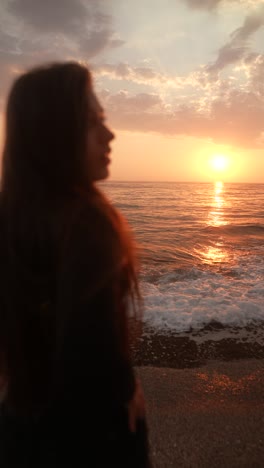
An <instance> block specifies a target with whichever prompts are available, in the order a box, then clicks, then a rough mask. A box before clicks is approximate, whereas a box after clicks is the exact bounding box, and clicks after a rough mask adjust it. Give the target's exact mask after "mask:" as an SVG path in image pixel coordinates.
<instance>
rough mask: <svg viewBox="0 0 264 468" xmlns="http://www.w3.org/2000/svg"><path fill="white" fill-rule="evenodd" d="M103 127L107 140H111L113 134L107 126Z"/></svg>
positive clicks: (113, 136)
mask: <svg viewBox="0 0 264 468" xmlns="http://www.w3.org/2000/svg"><path fill="white" fill-rule="evenodd" d="M105 129H106V138H107V141H111V140H113V139H114V138H115V134H114V133H113V132H112V131H111V130H110V129H109V128H108V127H105Z"/></svg>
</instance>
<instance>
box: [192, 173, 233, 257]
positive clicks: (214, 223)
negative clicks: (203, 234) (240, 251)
mask: <svg viewBox="0 0 264 468" xmlns="http://www.w3.org/2000/svg"><path fill="white" fill-rule="evenodd" d="M213 190H214V191H213V195H212V202H211V206H210V209H209V212H208V219H207V226H208V227H212V228H219V227H221V226H225V225H226V224H227V221H226V219H225V197H224V184H223V182H221V181H218V182H215V184H214V189H213ZM199 254H200V255H201V256H202V258H203V261H204V263H207V264H208V265H211V264H215V263H225V262H228V259H229V255H228V252H227V250H226V248H225V245H224V242H223V239H222V238H221V236H219V238H218V239H217V241H215V242H213V238H212V239H209V242H207V243H206V245H205V246H203V248H202V250H200V252H199Z"/></svg>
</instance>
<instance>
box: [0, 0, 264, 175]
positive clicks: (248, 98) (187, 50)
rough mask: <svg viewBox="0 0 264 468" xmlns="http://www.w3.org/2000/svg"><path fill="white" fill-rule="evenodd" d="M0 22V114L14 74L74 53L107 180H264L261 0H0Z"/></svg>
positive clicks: (0, 137)
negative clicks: (98, 122) (90, 74)
mask: <svg viewBox="0 0 264 468" xmlns="http://www.w3.org/2000/svg"><path fill="white" fill-rule="evenodd" d="M0 24H1V26H0V67H1V75H0V77H1V78H0V105H1V114H2V116H1V121H2V120H3V111H4V106H5V98H6V95H7V92H8V89H9V86H10V84H11V82H12V80H13V79H14V77H15V76H16V75H17V74H18V73H20V72H21V71H23V70H25V69H27V68H28V67H30V66H32V65H36V64H39V63H42V62H49V61H54V60H71V59H74V60H78V61H82V62H85V63H87V64H88V65H89V66H90V67H91V68H92V70H93V71H94V84H95V90H96V92H97V94H98V96H99V98H100V99H101V102H102V104H103V106H104V107H105V110H106V114H107V121H108V124H109V126H111V128H112V129H113V130H114V132H115V134H116V140H115V141H114V142H113V145H112V147H113V153H112V165H111V179H112V180H146V181H147V180H157V181H158V180H164V181H165V180H167V181H169V180H176V181H177V180H180V181H211V180H223V181H231V182H262V183H264V0H133V1H132V0H101V1H100V0H12V1H11V0H0ZM2 141H3V132H2V133H1V135H0V143H1V144H2Z"/></svg>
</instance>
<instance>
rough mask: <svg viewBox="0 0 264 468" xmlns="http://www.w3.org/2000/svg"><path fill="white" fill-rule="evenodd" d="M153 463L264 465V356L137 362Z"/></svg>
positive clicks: (203, 467) (190, 467) (232, 467)
mask: <svg viewBox="0 0 264 468" xmlns="http://www.w3.org/2000/svg"><path fill="white" fill-rule="evenodd" d="M136 372H137V374H138V375H139V376H140V378H141V381H142V385H143V389H144V391H145V397H146V400H147V417H148V425H149V435H150V444H151V453H152V460H153V465H154V468H167V467H168V468H169V467H175V468H176V467H182V468H212V467H214V468H218V467H219V468H227V467H228V468H242V467H244V468H253V467H254V468H262V467H263V466H264V361H263V360H259V359H258V360H257V359H250V360H239V361H232V362H220V361H209V362H207V364H206V365H204V366H201V367H199V368H196V369H193V368H192V369H191V368H186V369H171V368H162V367H159V368H157V367H138V368H136Z"/></svg>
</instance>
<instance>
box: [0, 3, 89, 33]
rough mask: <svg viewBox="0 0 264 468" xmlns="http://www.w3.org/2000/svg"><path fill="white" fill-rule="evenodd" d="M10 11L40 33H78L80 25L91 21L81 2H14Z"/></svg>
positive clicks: (9, 5) (10, 6)
mask: <svg viewBox="0 0 264 468" xmlns="http://www.w3.org/2000/svg"><path fill="white" fill-rule="evenodd" d="M7 5H8V11H9V12H10V13H11V14H12V15H14V16H15V17H17V18H20V20H23V21H24V22H25V23H26V24H27V25H28V26H31V27H32V28H34V29H35V30H36V31H37V32H38V33H48V32H62V33H64V32H65V31H67V32H68V33H70V32H71V33H76V31H77V28H78V26H79V25H80V23H83V21H84V19H87V20H88V19H89V14H88V11H87V9H86V8H85V7H84V5H83V4H82V2H81V1H79V0H57V1H54V0H13V1H9V2H8V4H7Z"/></svg>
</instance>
